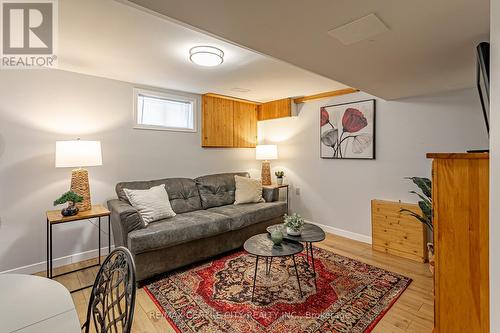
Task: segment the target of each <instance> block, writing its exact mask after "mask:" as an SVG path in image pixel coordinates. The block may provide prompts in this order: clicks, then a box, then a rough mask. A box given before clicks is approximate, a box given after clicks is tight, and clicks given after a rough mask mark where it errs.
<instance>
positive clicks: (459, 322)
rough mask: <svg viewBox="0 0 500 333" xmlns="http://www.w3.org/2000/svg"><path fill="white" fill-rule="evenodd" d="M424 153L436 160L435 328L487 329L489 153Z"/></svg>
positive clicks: (451, 332)
mask: <svg viewBox="0 0 500 333" xmlns="http://www.w3.org/2000/svg"><path fill="white" fill-rule="evenodd" d="M427 157H429V158H432V159H434V160H433V164H432V179H433V186H432V195H433V214H434V220H433V221H434V248H435V275H434V295H435V303H434V306H435V310H434V313H435V316H434V321H435V329H434V332H435V333H457V332H464V333H465V332H467V333H469V332H470V333H476V332H477V333H486V332H489V257H488V256H489V254H488V251H489V221H488V215H489V155H488V154H428V155H427Z"/></svg>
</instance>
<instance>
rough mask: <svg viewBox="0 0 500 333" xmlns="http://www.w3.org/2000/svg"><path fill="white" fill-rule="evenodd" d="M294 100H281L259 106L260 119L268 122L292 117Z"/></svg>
mask: <svg viewBox="0 0 500 333" xmlns="http://www.w3.org/2000/svg"><path fill="white" fill-rule="evenodd" d="M292 106H293V100H292V99H291V98H284V99H279V100H276V101H272V102H267V103H263V104H261V105H259V108H258V119H259V120H268V119H276V118H284V117H291V116H292Z"/></svg>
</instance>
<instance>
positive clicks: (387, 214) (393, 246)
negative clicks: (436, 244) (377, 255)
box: [372, 200, 427, 262]
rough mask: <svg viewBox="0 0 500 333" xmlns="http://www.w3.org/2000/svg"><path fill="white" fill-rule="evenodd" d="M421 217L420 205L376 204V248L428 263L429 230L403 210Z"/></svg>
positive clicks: (373, 225) (374, 225)
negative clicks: (402, 211)
mask: <svg viewBox="0 0 500 333" xmlns="http://www.w3.org/2000/svg"><path fill="white" fill-rule="evenodd" d="M403 208H404V209H409V210H411V211H413V212H416V213H419V214H420V213H421V210H420V208H419V207H418V205H415V204H409V203H402V202H391V201H384V200H372V247H373V249H374V250H377V251H383V252H386V253H390V254H393V255H396V256H399V257H403V258H407V259H411V260H415V261H419V262H425V261H427V249H426V247H427V246H426V244H427V230H426V228H425V226H424V225H423V224H422V223H420V222H419V221H418V220H417V219H415V218H414V217H413V216H410V215H408V214H405V213H400V210H401V209H403Z"/></svg>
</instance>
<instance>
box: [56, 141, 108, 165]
mask: <svg viewBox="0 0 500 333" xmlns="http://www.w3.org/2000/svg"><path fill="white" fill-rule="evenodd" d="M98 165H102V153H101V142H100V141H83V140H74V141H56V168H69V167H73V168H74V167H89V166H98Z"/></svg>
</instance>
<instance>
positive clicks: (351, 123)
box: [327, 108, 368, 133]
mask: <svg viewBox="0 0 500 333" xmlns="http://www.w3.org/2000/svg"><path fill="white" fill-rule="evenodd" d="M327 113H328V112H327ZM366 125H368V120H366V117H365V115H364V114H363V113H362V112H361V111H359V110H358V109H354V108H348V109H347V110H345V112H344V116H343V117H342V127H343V130H344V132H347V133H355V132H358V131H361V130H362V129H363V128H365V127H366Z"/></svg>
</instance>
